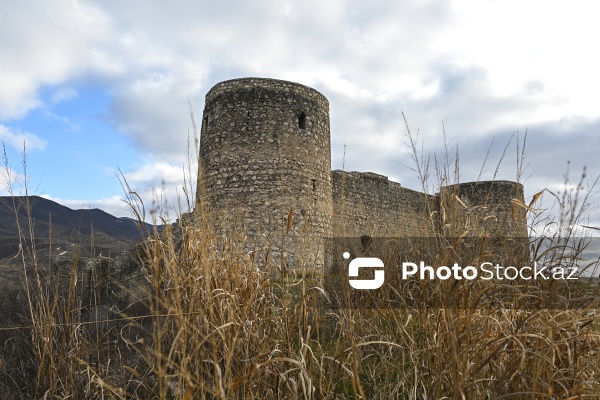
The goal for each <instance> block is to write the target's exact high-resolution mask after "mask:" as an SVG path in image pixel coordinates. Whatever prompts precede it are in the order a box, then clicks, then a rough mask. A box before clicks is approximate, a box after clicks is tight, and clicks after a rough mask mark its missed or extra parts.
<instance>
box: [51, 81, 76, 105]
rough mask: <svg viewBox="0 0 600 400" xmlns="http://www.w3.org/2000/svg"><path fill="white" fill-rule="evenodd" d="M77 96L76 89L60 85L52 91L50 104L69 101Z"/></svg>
mask: <svg viewBox="0 0 600 400" xmlns="http://www.w3.org/2000/svg"><path fill="white" fill-rule="evenodd" d="M77 96H79V93H78V92H77V89H75V88H72V87H68V86H61V87H59V88H58V89H56V90H55V91H54V93H52V99H51V101H52V105H55V104H58V103H62V102H66V101H71V100H73V99H75V98H77Z"/></svg>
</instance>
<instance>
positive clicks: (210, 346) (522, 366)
mask: <svg viewBox="0 0 600 400" xmlns="http://www.w3.org/2000/svg"><path fill="white" fill-rule="evenodd" d="M414 143H415V142H414V141H413V144H414ZM418 159H419V158H415V160H418ZM421 167H423V168H421ZM421 167H419V173H420V174H421V176H422V177H423V178H425V177H426V176H428V175H427V172H426V170H425V165H421ZM437 169H438V171H442V172H441V173H442V174H444V176H445V178H448V176H449V175H451V174H449V173H448V172H443V171H449V169H445V167H442V168H437ZM125 185H126V183H125ZM425 186H426V182H424V187H425ZM128 193H129V194H128V201H129V203H130V204H131V206H132V209H133V211H134V215H137V216H138V217H139V218H142V215H143V211H142V206H143V205H141V204H140V203H139V202H138V199H137V198H136V197H135V195H134V194H131V193H130V192H129V191H128ZM567 203H569V202H568V201H565V202H563V203H562V208H561V209H560V214H559V215H558V219H559V220H560V221H563V220H564V221H570V222H573V220H572V219H571V216H573V214H577V213H578V211H579V207H575V208H569V207H568V206H567ZM22 206H24V207H27V204H24V205H22ZM447 212H448V213H449V214H451V213H452V212H455V213H462V212H463V210H462V208H457V209H455V210H447ZM199 213H200V214H202V210H199ZM30 223H33V221H30ZM286 223H287V221H282V229H283V228H284V226H285V224H286ZM544 223H548V222H547V221H544ZM20 232H21V235H22V240H23V243H26V239H31V240H32V241H34V240H35V238H33V237H30V236H31V235H32V232H33V231H32V229H31V228H30V227H21V228H20ZM551 239H552V238H549V239H548V238H547V239H546V240H551ZM243 243H244V237H243V233H242V232H239V236H237V237H236V235H235V234H230V235H228V236H218V235H216V234H215V233H214V230H213V229H212V228H211V224H210V216H208V215H207V214H203V215H202V218H196V220H195V221H193V222H191V223H188V224H187V225H185V226H184V227H183V228H182V231H181V233H178V234H177V235H174V234H173V232H172V231H171V230H170V229H167V230H166V231H165V232H159V231H158V230H155V231H154V232H150V233H149V237H148V240H146V241H145V242H144V243H143V244H142V246H141V247H140V252H139V254H140V263H141V265H142V268H143V272H144V276H145V278H146V280H145V282H143V283H142V282H140V283H139V286H138V287H135V288H134V289H135V290H136V291H137V292H138V293H143V294H144V296H141V297H145V298H146V299H147V302H146V303H145V307H141V309H140V310H138V311H135V312H134V311H133V309H131V308H130V309H127V310H124V311H121V312H120V313H119V314H117V315H114V314H111V315H109V314H107V313H104V312H100V311H98V312H93V313H90V312H88V311H86V310H90V309H94V310H104V308H102V306H104V305H106V304H109V303H110V302H111V299H110V296H108V297H107V296H104V295H103V294H102V290H105V288H106V279H109V278H110V276H108V277H106V276H105V277H104V282H105V284H104V285H97V284H92V285H91V288H92V290H90V291H89V293H87V292H86V293H87V294H84V292H83V291H82V290H81V288H80V286H81V282H79V284H78V283H77V282H76V281H75V279H74V277H76V276H78V272H79V271H78V269H79V268H81V265H80V263H78V262H77V260H74V262H73V264H72V270H71V271H70V274H69V276H70V277H72V279H71V280H70V282H69V283H68V285H67V288H66V290H64V291H61V292H59V289H58V286H57V285H53V283H52V280H49V279H46V278H45V276H47V275H46V274H42V273H41V272H40V270H41V269H42V268H48V267H49V266H48V265H45V264H44V263H43V262H42V261H40V260H37V258H36V255H35V249H29V250H28V251H27V250H25V251H24V252H23V253H22V254H21V257H22V260H21V261H22V263H23V268H24V271H25V270H26V269H27V270H28V268H30V267H31V268H32V270H33V274H26V273H24V279H25V283H24V285H25V289H26V290H24V291H22V292H20V293H21V295H23V294H24V295H25V297H21V298H17V299H14V298H6V297H5V298H3V299H0V300H2V301H3V302H4V303H3V304H10V306H11V307H13V311H12V313H11V314H10V315H8V316H7V318H9V317H10V319H9V320H7V322H6V323H3V324H2V327H1V328H0V393H2V394H0V399H12V398H23V399H26V398H46V399H50V398H55V399H83V398H85V399H96V398H97V399H151V398H152V399H153V398H156V399H185V400H189V399H204V398H206V399H230V398H237V399H246V398H247V399H296V398H300V399H335V398H366V399H390V398H406V399H440V398H449V399H546V398H547V399H566V398H571V399H576V398H581V399H584V398H590V399H593V398H598V393H600V382H599V374H600V354H599V353H598V351H597V349H598V345H599V344H600V343H599V341H600V336H599V334H600V332H599V325H598V315H597V313H596V310H593V309H592V310H590V309H586V308H583V307H580V308H570V309H567V308H564V307H563V308H562V309H548V308H540V309H525V308H488V309H485V308H476V307H475V308H468V309H451V308H446V309H444V308H416V309H407V308H393V309H390V308H389V307H385V306H383V305H381V306H379V307H377V306H376V307H370V308H368V309H330V308H327V307H324V306H323V305H324V304H325V303H326V302H327V296H326V294H325V291H324V286H325V285H324V282H323V281H322V280H323V277H322V275H319V274H314V271H313V272H305V273H302V271H287V269H285V268H281V266H280V265H278V264H277V263H278V261H279V260H270V261H268V262H267V264H266V265H262V266H261V267H260V268H259V266H258V265H257V264H256V263H255V261H254V260H252V259H251V258H250V257H249V255H248V254H246V253H245V252H244V251H243V249H244V248H245V247H244V246H243ZM455 250H456V249H455ZM449 251H450V250H449ZM444 256H445V255H444V254H442V259H443V257H444ZM471 256H473V257H475V258H477V257H478V255H477V254H474V255H473V254H472V255H471ZM533 257H538V258H540V257H554V260H557V259H559V260H560V259H564V260H565V262H566V261H567V260H566V257H567V256H566V255H565V253H564V252H562V249H560V248H557V249H556V250H555V251H550V252H546V253H545V254H543V255H542V254H537V253H534V254H533ZM561 257H562V258H561ZM569 262H572V260H571V261H569ZM282 270H283V271H286V273H284V274H281V273H278V274H276V273H275V271H282ZM93 276H95V278H93V279H92V281H93V282H100V275H98V274H96V275H93ZM94 279H95V280H94ZM108 284H114V287H117V286H118V285H119V282H116V281H111V282H109V283H108ZM100 288H104V289H100ZM130 289H131V288H130ZM428 290H429V291H430V293H432V294H433V295H435V296H438V298H441V299H443V298H444V296H446V295H447V293H448V292H449V291H448V286H447V285H445V284H438V285H430V286H429V287H428ZM470 295H472V296H474V297H477V296H482V293H477V292H475V293H471V294H470ZM138 297H139V296H138ZM3 317H4V314H3Z"/></svg>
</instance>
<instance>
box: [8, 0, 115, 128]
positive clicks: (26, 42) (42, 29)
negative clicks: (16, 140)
mask: <svg viewBox="0 0 600 400" xmlns="http://www.w3.org/2000/svg"><path fill="white" fill-rule="evenodd" d="M0 14H2V15H10V18H5V21H3V23H2V24H1V25H0V40H1V41H2V43H3V46H2V52H0V65H2V74H0V120H1V119H18V118H22V117H23V116H25V115H26V114H27V112H29V111H30V110H32V109H34V108H37V107H39V106H41V102H40V99H39V89H40V87H42V86H44V85H56V84H62V83H63V82H65V81H67V80H69V79H73V78H76V77H77V76H78V75H81V74H82V73H87V72H99V73H102V72H103V71H101V70H99V69H101V67H102V66H101V65H98V64H93V63H91V62H93V61H94V60H93V59H92V58H91V57H90V54H91V53H93V51H94V49H96V48H97V47H103V46H105V45H106V44H107V42H106V40H107V39H111V38H113V37H112V35H114V33H111V34H110V35H108V30H109V26H110V22H109V19H108V17H107V16H106V15H105V14H104V13H103V12H101V11H100V10H99V9H97V8H95V7H93V6H91V5H88V4H85V3H83V2H80V1H69V0H57V1H53V2H47V1H43V0H31V1H25V2H17V3H15V2H1V4H0Z"/></svg>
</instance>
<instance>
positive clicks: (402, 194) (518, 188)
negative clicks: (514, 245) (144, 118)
mask: <svg viewBox="0 0 600 400" xmlns="http://www.w3.org/2000/svg"><path fill="white" fill-rule="evenodd" d="M513 199H517V200H520V201H523V187H522V185H520V184H518V183H515V182H509V181H492V182H474V183H464V184H458V185H452V186H447V187H443V188H441V189H440V193H437V194H435V195H432V194H427V193H422V192H418V191H414V190H411V189H407V188H404V187H402V186H401V184H400V183H397V182H393V181H390V180H389V179H388V178H387V177H386V176H383V175H379V174H376V173H373V172H346V171H339V170H336V171H332V170H331V135H330V124H329V102H328V100H327V98H326V97H325V96H324V95H322V94H321V93H319V92H318V91H316V90H314V89H312V88H310V87H308V86H304V85H301V84H298V83H294V82H287V81H281V80H276V79H263V78H242V79H233V80H228V81H224V82H221V83H218V84H216V85H215V86H214V87H213V88H212V89H210V91H209V92H208V93H207V95H206V102H205V108H204V113H203V119H202V129H201V137H200V166H199V174H198V192H197V200H198V201H197V204H203V205H206V206H207V208H208V210H209V211H210V212H209V213H208V215H210V218H212V219H213V220H214V221H215V226H216V227H217V229H219V230H220V231H222V232H226V231H228V229H229V230H230V231H231V232H233V231H235V232H237V233H239V232H240V231H241V232H243V233H244V235H243V236H244V238H245V241H246V244H247V246H248V248H252V249H253V250H252V251H266V250H265V249H268V251H269V252H271V254H279V255H281V252H283V257H284V259H285V260H287V262H289V263H290V264H295V263H297V262H299V261H302V262H309V263H316V264H320V262H321V261H320V260H322V251H323V240H324V238H326V237H331V236H364V235H369V236H435V235H436V234H438V233H440V232H443V233H453V234H462V233H464V232H465V230H471V231H472V232H471V233H482V232H483V233H486V234H487V233H489V234H491V235H497V236H502V235H513V236H522V237H523V236H526V233H527V232H526V224H525V216H524V213H523V212H522V210H515V207H514V202H513ZM452 207H454V209H459V210H461V211H460V212H458V213H449V212H448V210H451V209H452ZM289 217H291V221H292V225H291V227H290V229H289V230H288V229H287V221H288V220H289Z"/></svg>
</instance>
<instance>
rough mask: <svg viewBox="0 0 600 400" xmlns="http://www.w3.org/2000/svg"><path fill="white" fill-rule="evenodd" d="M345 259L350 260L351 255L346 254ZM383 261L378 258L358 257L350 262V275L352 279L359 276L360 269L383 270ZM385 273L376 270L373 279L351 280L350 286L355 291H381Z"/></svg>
mask: <svg viewBox="0 0 600 400" xmlns="http://www.w3.org/2000/svg"><path fill="white" fill-rule="evenodd" d="M344 258H345V259H348V258H350V254H348V253H344ZM383 267H384V265H383V261H381V260H380V259H379V258H376V257H357V258H355V259H354V260H352V261H350V264H349V265H348V275H349V276H350V277H357V276H358V269H359V268H383ZM383 280H384V271H383V269H376V270H375V277H374V278H373V279H350V280H349V282H350V286H352V287H353V288H354V289H379V288H380V287H381V286H382V285H383Z"/></svg>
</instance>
